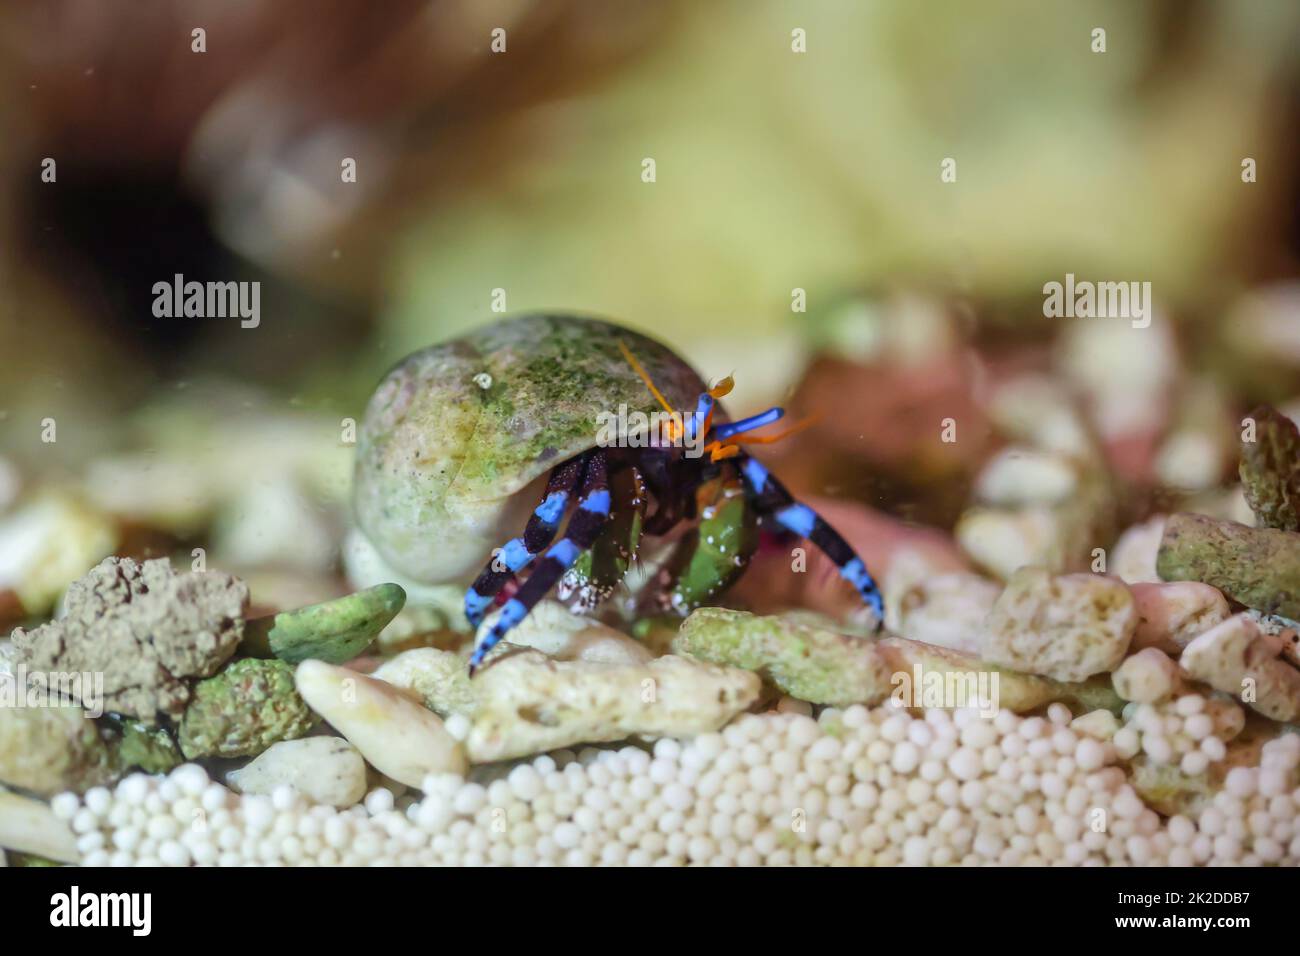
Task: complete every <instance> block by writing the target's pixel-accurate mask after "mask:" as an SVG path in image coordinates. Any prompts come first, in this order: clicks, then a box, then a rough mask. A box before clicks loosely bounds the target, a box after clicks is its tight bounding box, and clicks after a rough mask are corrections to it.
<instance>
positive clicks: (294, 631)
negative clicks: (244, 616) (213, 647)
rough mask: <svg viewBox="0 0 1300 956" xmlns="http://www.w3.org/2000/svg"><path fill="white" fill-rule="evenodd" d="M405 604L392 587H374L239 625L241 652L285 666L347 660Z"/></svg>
mask: <svg viewBox="0 0 1300 956" xmlns="http://www.w3.org/2000/svg"><path fill="white" fill-rule="evenodd" d="M405 603H406V592H405V591H404V590H402V588H401V587H400V586H399V585H396V584H378V585H375V586H374V587H370V588H365V589H364V590H361V591H356V592H354V593H352V594H348V595H345V596H344V597H341V598H335V599H334V600H332V601H324V602H322V603H320V604H313V605H310V606H309V607H302V608H298V609H297V610H294V611H282V612H280V613H279V614H274V615H270V616H267V617H262V618H257V619H256V620H252V621H249V622H247V624H245V625H244V643H243V647H242V649H243V651H244V652H245V653H248V654H252V655H254V656H257V657H268V656H274V657H277V658H279V659H280V660H282V661H288V662H289V663H290V664H297V663H300V662H302V661H305V660H307V659H308V658H314V659H316V660H320V661H325V662H326V663H327V664H342V663H344V662H346V661H350V660H352V659H353V658H354V657H356V656H357V655H358V654H360V653H361V652H362V651H364V650H365V649H366V648H367V647H369V646H370V645H371V643H373V642H374V640H375V638H376V637H378V636H379V632H380V631H382V630H383V629H384V628H385V627H387V626H388V624H389V622H390V621H392V619H393V618H394V617H396V616H397V614H398V612H399V611H401V610H402V607H403V605H405Z"/></svg>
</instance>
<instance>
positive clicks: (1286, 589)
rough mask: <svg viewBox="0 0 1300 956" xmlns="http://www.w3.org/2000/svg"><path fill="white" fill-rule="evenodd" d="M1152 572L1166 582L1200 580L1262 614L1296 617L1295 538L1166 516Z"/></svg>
mask: <svg viewBox="0 0 1300 956" xmlns="http://www.w3.org/2000/svg"><path fill="white" fill-rule="evenodd" d="M1156 569H1157V570H1158V571H1159V573H1160V577H1161V578H1163V579H1164V580H1166V581H1203V582H1204V583H1206V584H1210V585H1213V586H1214V587H1216V588H1218V589H1219V590H1220V591H1222V592H1223V593H1224V594H1226V595H1227V596H1228V597H1230V598H1232V599H1233V600H1234V601H1238V602H1239V603H1241V604H1244V605H1246V606H1247V607H1253V608H1256V609H1258V610H1260V611H1263V612H1264V613H1266V614H1281V615H1283V616H1284V617H1288V618H1292V619H1294V618H1297V617H1300V534H1297V533H1295V532H1290V531H1278V530H1276V529H1274V528H1250V527H1247V526H1246V525H1244V524H1237V523H1236V522H1235V521H1219V520H1216V519H1214V518H1208V517H1206V516H1205V515H1198V514H1175V515H1170V516H1169V520H1168V521H1167V522H1166V524H1165V531H1164V538H1163V539H1162V540H1161V542H1160V553H1159V555H1158V557H1157V559H1156Z"/></svg>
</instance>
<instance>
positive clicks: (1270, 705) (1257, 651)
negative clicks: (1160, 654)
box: [1180, 614, 1300, 723]
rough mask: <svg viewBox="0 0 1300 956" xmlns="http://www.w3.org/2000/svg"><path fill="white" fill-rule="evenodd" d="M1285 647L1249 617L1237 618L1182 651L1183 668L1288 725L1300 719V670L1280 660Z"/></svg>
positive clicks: (1233, 617)
mask: <svg viewBox="0 0 1300 956" xmlns="http://www.w3.org/2000/svg"><path fill="white" fill-rule="evenodd" d="M1282 652H1283V642H1282V641H1281V639H1280V638H1278V637H1277V636H1276V635H1273V634H1267V633H1265V632H1264V631H1263V630H1262V629H1261V628H1260V627H1259V625H1258V624H1257V623H1256V622H1255V620H1254V619H1253V618H1252V617H1251V616H1250V615H1249V614H1235V615H1233V616H1232V617H1230V618H1228V619H1227V620H1226V621H1224V622H1222V623H1221V624H1219V625H1217V626H1216V627H1213V628H1211V629H1210V630H1208V631H1206V632H1205V633H1204V634H1202V635H1201V636H1200V637H1198V638H1196V639H1195V640H1193V641H1192V642H1191V643H1190V644H1188V645H1187V647H1186V648H1185V649H1184V650H1183V654H1182V658H1181V660H1180V663H1181V664H1182V666H1183V669H1184V670H1186V671H1187V673H1189V674H1190V675H1192V677H1194V678H1196V679H1197V680H1201V681H1204V682H1205V683H1207V684H1209V685H1210V686H1211V687H1213V688H1214V689H1215V690H1220V691H1223V692H1224V693H1225V694H1231V695H1232V696H1233V697H1235V698H1237V699H1238V700H1240V701H1241V702H1242V703H1243V704H1245V705H1246V706H1247V707H1250V708H1251V709H1253V710H1255V711H1257V712H1259V713H1261V714H1263V715H1264V716H1265V717H1270V718H1272V719H1273V720H1279V721H1283V722H1285V723H1290V722H1293V721H1295V720H1297V719H1300V670H1298V669H1296V668H1295V667H1292V666H1291V664H1289V663H1287V661H1285V660H1283V659H1282V658H1281V654H1282Z"/></svg>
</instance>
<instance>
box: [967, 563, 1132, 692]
mask: <svg viewBox="0 0 1300 956" xmlns="http://www.w3.org/2000/svg"><path fill="white" fill-rule="evenodd" d="M987 623H988V638H987V643H986V644H985V656H986V657H987V659H988V660H990V661H991V662H993V663H995V664H1000V665H1002V666H1005V667H1011V668H1014V669H1015V670H1020V671H1026V672H1028V673H1030V674H1042V675H1043V676H1046V677H1052V678H1055V679H1056V680H1062V681H1081V680H1084V679H1085V678H1087V677H1090V676H1092V675H1093V674H1099V673H1102V672H1103V671H1109V670H1114V668H1115V667H1117V666H1118V665H1119V663H1120V661H1122V660H1123V659H1124V654H1125V652H1126V651H1127V650H1128V646H1129V642H1130V641H1131V640H1132V638H1133V632H1134V630H1135V629H1136V627H1137V612H1136V610H1135V607H1134V603H1133V595H1132V594H1131V593H1130V592H1129V589H1128V588H1127V587H1126V586H1125V585H1124V584H1123V582H1121V581H1118V580H1116V579H1115V578H1108V577H1103V576H1102V575H1096V574H1065V575H1058V576H1053V575H1051V574H1049V573H1048V572H1047V571H1045V570H1043V569H1041V568H1024V569H1022V570H1021V571H1018V572H1017V573H1016V574H1015V575H1014V576H1013V577H1012V579H1011V580H1010V581H1009V582H1008V583H1007V587H1006V589H1005V590H1004V591H1003V592H1002V594H1001V595H1000V596H999V597H998V600H997V603H996V604H995V605H994V607H993V610H992V612H991V613H990V614H989V618H988V622H987Z"/></svg>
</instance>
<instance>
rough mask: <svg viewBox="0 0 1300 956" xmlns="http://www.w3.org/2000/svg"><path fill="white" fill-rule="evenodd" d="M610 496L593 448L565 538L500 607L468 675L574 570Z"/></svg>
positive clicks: (605, 516)
mask: <svg viewBox="0 0 1300 956" xmlns="http://www.w3.org/2000/svg"><path fill="white" fill-rule="evenodd" d="M609 510H610V497H609V482H608V479H607V476H606V469H605V453H604V451H602V450H600V449H596V450H595V451H593V452H591V453H590V454H588V455H587V456H586V467H585V468H584V469H583V474H582V488H581V491H580V492H579V497H578V507H577V508H576V509H574V512H573V516H572V517H571V518H569V525H568V527H567V528H565V529H564V537H563V538H561V539H560V540H559V541H558V542H556V543H555V544H554V545H552V546H551V548H550V550H548V551H547V552H546V555H545V556H544V557H543V558H542V559H541V560H540V561H538V562H537V567H536V568H534V569H533V572H532V574H530V575H529V576H528V580H527V581H525V582H524V584H523V586H522V587H521V588H520V589H519V590H518V592H516V594H515V596H514V597H512V598H511V599H510V600H509V601H507V602H506V603H505V604H504V605H503V606H502V608H501V614H500V616H499V617H498V618H497V620H496V623H495V624H493V625H492V627H491V629H490V630H489V631H488V632H487V634H486V635H485V636H484V637H483V640H482V642H481V643H480V644H479V645H478V646H477V647H476V648H474V653H473V654H472V655H471V656H470V659H469V672H470V676H473V674H474V671H476V670H477V669H478V666H479V665H480V664H482V663H483V658H484V657H486V656H487V653H488V651H490V650H492V648H493V647H495V646H496V645H497V643H498V642H499V641H500V640H501V638H503V637H505V635H506V633H507V632H508V631H509V630H510V629H511V628H512V627H514V626H515V625H516V624H518V623H519V622H520V621H522V620H523V619H524V618H525V617H527V616H528V612H529V611H531V610H532V609H533V608H534V607H535V606H536V605H537V602H538V601H540V600H541V599H542V598H543V597H545V596H546V594H547V592H549V591H550V590H551V588H553V587H554V586H555V584H556V583H557V582H558V581H559V580H560V578H562V577H563V576H564V572H565V571H567V570H569V568H571V567H573V562H575V561H577V560H578V555H580V554H582V552H584V551H586V550H587V549H588V548H590V547H591V546H592V544H594V543H595V541H596V538H597V537H598V536H599V535H600V531H601V529H602V528H604V527H605V522H606V521H608V520H609Z"/></svg>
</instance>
